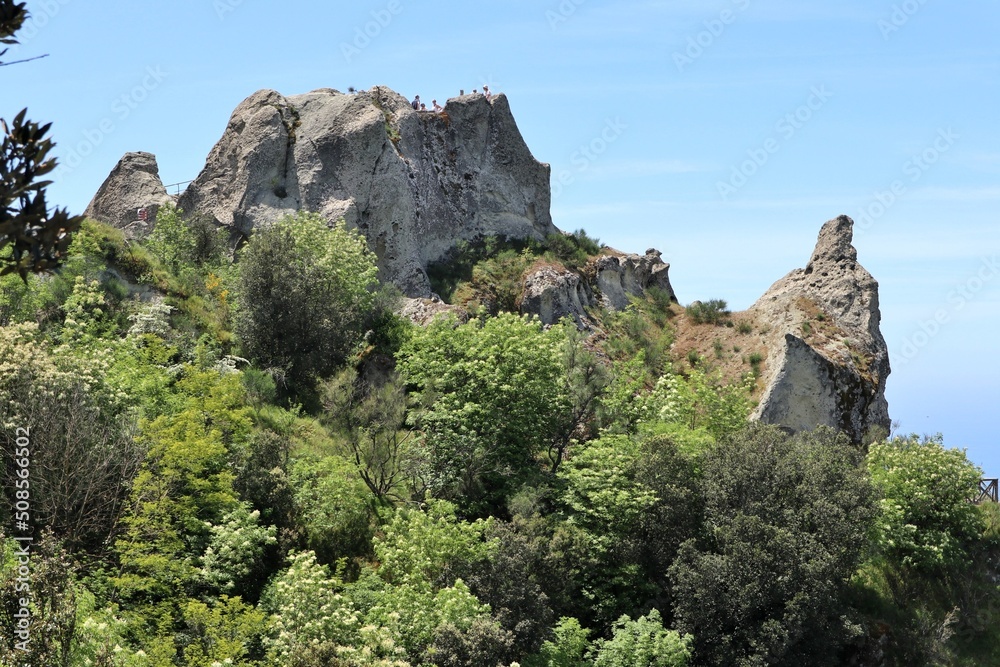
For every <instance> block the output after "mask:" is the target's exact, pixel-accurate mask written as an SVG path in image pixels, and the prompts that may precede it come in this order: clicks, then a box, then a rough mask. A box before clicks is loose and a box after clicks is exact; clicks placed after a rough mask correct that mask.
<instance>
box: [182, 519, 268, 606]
mask: <svg viewBox="0 0 1000 667" xmlns="http://www.w3.org/2000/svg"><path fill="white" fill-rule="evenodd" d="M210 530H211V533H212V537H211V541H210V542H209V546H208V548H207V549H206V550H205V555H204V556H203V557H202V567H201V576H202V578H203V579H204V580H205V582H206V583H208V584H209V585H210V586H212V587H214V588H217V589H219V590H220V591H222V592H223V593H232V592H233V591H236V590H240V589H241V588H242V585H243V584H244V583H245V582H246V581H247V579H248V578H250V576H251V575H252V574H254V573H255V572H257V571H259V570H260V566H261V561H262V559H263V558H264V552H265V550H266V549H267V547H268V546H270V545H273V544H277V542H278V539H277V537H276V533H277V528H275V527H274V526H261V525H260V511H258V510H253V511H252V512H251V511H250V508H249V507H248V505H247V504H246V503H240V504H239V505H238V506H237V507H236V508H235V509H234V510H233V511H232V512H230V513H229V514H227V515H226V517H225V518H224V519H223V521H222V523H221V524H219V525H217V526H212V527H211V529H210Z"/></svg>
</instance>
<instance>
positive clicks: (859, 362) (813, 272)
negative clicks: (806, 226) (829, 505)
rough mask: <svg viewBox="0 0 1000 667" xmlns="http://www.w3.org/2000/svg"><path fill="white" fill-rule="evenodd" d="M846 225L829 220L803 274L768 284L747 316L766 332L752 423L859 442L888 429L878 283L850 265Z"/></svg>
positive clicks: (853, 257)
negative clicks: (831, 430)
mask: <svg viewBox="0 0 1000 667" xmlns="http://www.w3.org/2000/svg"><path fill="white" fill-rule="evenodd" d="M853 225H854V221H853V220H851V219H850V218H848V217H847V216H840V217H839V218H836V219H834V220H830V221H829V222H827V223H826V224H825V225H823V228H822V229H821V230H820V233H819V240H818V242H817V244H816V248H815V250H814V251H813V254H812V257H811V258H810V260H809V263H808V264H807V265H806V268H805V269H796V270H795V271H792V272H791V273H789V274H788V275H787V276H785V277H784V278H782V279H781V280H779V281H778V282H776V283H774V285H772V286H771V288H770V289H769V290H768V291H767V292H766V293H765V294H764V296H762V297H761V298H760V299H758V300H757V302H756V303H755V304H754V305H753V306H752V307H751V308H750V310H749V311H748V314H749V315H750V316H752V317H753V318H754V319H756V320H757V321H758V322H762V323H766V324H767V325H768V326H770V330H769V333H768V337H769V344H768V350H769V352H768V357H767V362H766V366H765V368H766V370H765V372H764V375H763V381H764V385H765V388H764V391H763V393H762V395H761V398H760V403H759V404H758V407H757V409H756V411H755V413H754V415H753V416H754V417H755V418H757V419H760V420H761V421H763V422H767V423H772V424H780V425H782V426H786V427H788V428H791V429H793V430H808V429H813V428H815V427H816V426H818V425H826V426H832V427H835V428H838V429H841V430H843V431H845V432H846V433H848V434H849V435H850V436H851V437H852V438H853V439H854V440H855V441H860V440H861V439H862V438H863V437H864V435H865V432H866V431H867V430H868V429H870V428H871V427H873V426H878V427H882V428H885V429H888V427H889V408H888V403H887V402H886V400H885V383H886V378H887V377H888V375H889V372H890V368H889V354H888V349H887V347H886V344H885V339H884V338H883V337H882V333H881V331H880V330H879V323H880V320H881V313H880V312H879V304H878V283H877V282H876V281H875V279H874V278H873V277H872V276H871V274H870V273H868V271H866V270H865V268H864V267H862V266H861V265H860V264H859V263H858V261H857V250H856V249H855V248H854V246H853V245H852V244H851V240H852V227H853Z"/></svg>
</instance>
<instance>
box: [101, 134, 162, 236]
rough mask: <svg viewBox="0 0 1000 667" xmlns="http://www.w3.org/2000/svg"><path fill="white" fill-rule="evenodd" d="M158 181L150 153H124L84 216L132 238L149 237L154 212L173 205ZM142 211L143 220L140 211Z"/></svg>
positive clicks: (158, 174)
mask: <svg viewBox="0 0 1000 667" xmlns="http://www.w3.org/2000/svg"><path fill="white" fill-rule="evenodd" d="M172 201H173V199H172V198H171V197H170V195H169V194H167V190H166V188H164V187H163V183H162V182H161V181H160V169H159V167H158V166H157V164H156V156H155V155H153V154H152V153H142V152H137V153H126V154H125V155H124V156H123V157H122V159H121V160H119V161H118V164H117V165H115V168H114V169H112V170H111V174H110V175H108V178H107V179H106V180H105V181H104V183H103V184H102V185H101V187H100V189H98V191H97V194H96V195H94V198H93V199H92V200H91V202H90V205H89V206H87V210H86V211H84V215H86V216H87V217H88V218H92V219H94V220H99V221H101V222H104V223H107V224H109V225H112V226H114V227H117V228H119V229H121V230H124V231H125V233H126V234H128V235H129V236H131V237H142V236H145V235H146V234H148V233H149V231H150V230H151V229H152V227H153V223H154V221H155V220H156V212H157V210H158V209H159V208H160V206H162V205H163V204H166V203H168V202H172ZM140 209H142V210H144V211H145V214H143V216H144V217H145V218H146V219H145V220H141V219H140V214H139V210H140Z"/></svg>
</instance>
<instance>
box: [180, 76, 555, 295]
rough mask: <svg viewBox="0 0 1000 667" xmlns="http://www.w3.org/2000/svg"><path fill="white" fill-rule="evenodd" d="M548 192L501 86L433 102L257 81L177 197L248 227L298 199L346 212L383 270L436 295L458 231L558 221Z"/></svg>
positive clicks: (512, 232) (536, 233) (537, 230)
mask: <svg viewBox="0 0 1000 667" xmlns="http://www.w3.org/2000/svg"><path fill="white" fill-rule="evenodd" d="M549 203H550V190H549V166H548V165H546V164H542V163H540V162H538V161H536V160H535V159H534V157H533V156H532V155H531V152H530V151H529V150H528V147H527V145H526V144H525V143H524V140H523V138H522V137H521V133H520V132H519V130H518V129H517V125H516V123H515V122H514V118H513V115H512V114H511V111H510V106H509V105H508V103H507V98H506V97H505V96H504V95H502V94H501V95H497V96H496V97H494V98H493V99H492V100H487V99H486V98H485V97H484V96H483V95H464V96H461V97H457V98H452V99H450V100H448V102H447V105H446V107H445V110H444V112H443V113H431V112H416V111H414V110H413V109H412V108H410V105H409V103H408V102H407V101H406V99H405V98H403V97H402V96H401V95H399V94H397V93H395V92H393V91H392V90H389V89H388V88H384V87H375V88H372V89H371V90H369V91H362V92H359V93H357V94H352V95H347V94H342V93H339V92H338V91H336V90H332V89H321V90H315V91H313V92H310V93H306V94H304V95H294V96H291V97H285V96H283V95H281V94H279V93H277V92H275V91H273V90H262V91H259V92H257V93H254V94H253V95H251V96H250V97H248V98H247V99H246V100H244V101H243V102H242V103H241V104H240V105H239V106H238V107H237V108H236V110H235V111H234V112H233V115H232V117H231V118H230V120H229V124H228V126H227V127H226V130H225V132H224V133H223V136H222V138H221V139H220V140H219V142H218V143H217V144H216V145H215V147H214V148H213V149H212V151H211V153H210V154H209V156H208V159H207V161H206V164H205V168H204V169H203V170H202V172H201V174H200V175H199V176H198V178H197V179H196V180H195V181H194V182H193V183H191V185H190V186H188V188H187V190H186V191H185V192H184V194H183V195H182V196H181V199H180V202H179V204H180V206H181V208H182V209H184V210H185V211H186V212H187V213H189V214H207V215H209V216H211V217H212V218H214V219H215V220H216V221H217V222H218V223H219V224H222V225H225V226H228V227H230V228H232V229H234V230H236V231H238V232H241V233H243V234H246V235H249V234H250V233H251V231H252V230H253V229H254V228H255V227H257V226H259V225H268V224H272V223H273V222H275V221H277V220H278V219H280V218H281V217H283V216H284V215H286V214H288V213H291V212H294V211H298V210H301V209H305V210H310V211H316V212H319V213H320V214H322V215H323V216H324V217H325V218H327V219H328V220H329V221H330V222H333V221H335V220H337V219H338V218H344V219H345V220H346V221H347V224H348V225H349V226H351V227H356V228H358V229H359V230H360V231H361V232H362V233H363V234H364V235H365V236H366V238H367V239H368V243H369V246H370V247H371V248H372V250H373V251H374V252H375V254H376V256H377V257H378V261H379V269H380V275H381V277H382V279H383V280H386V281H390V282H393V283H395V284H396V285H397V286H398V287H400V289H402V290H403V292H404V293H405V294H407V295H408V296H412V297H428V296H430V283H429V281H428V279H427V275H426V268H427V265H428V264H429V263H431V262H434V261H436V260H440V259H442V258H444V257H445V256H446V255H447V253H448V252H449V251H450V250H451V249H452V248H454V246H455V244H456V243H458V242H459V241H461V240H473V239H476V238H479V237H482V236H490V235H497V236H506V237H508V238H528V237H533V238H538V239H541V238H544V237H545V236H546V235H548V234H550V233H553V232H555V231H556V229H555V227H554V226H553V225H552V219H551V217H550V214H549Z"/></svg>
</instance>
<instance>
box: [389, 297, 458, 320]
mask: <svg viewBox="0 0 1000 667" xmlns="http://www.w3.org/2000/svg"><path fill="white" fill-rule="evenodd" d="M398 313H399V314H400V315H401V316H402V317H405V318H406V319H408V320H410V321H411V322H413V323H414V324H419V325H420V326H425V325H427V324H429V323H430V322H431V320H434V319H435V318H438V317H444V316H447V315H454V316H455V317H456V318H457V319H458V321H459V322H465V321H467V320H468V318H469V314H468V313H466V312H465V311H464V310H462V309H461V308H459V307H458V306H452V305H449V304H447V303H445V302H444V301H441V300H440V299H436V298H430V299H427V298H423V297H418V298H405V297H404V298H403V301H402V303H401V304H400V306H399V310H398Z"/></svg>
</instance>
